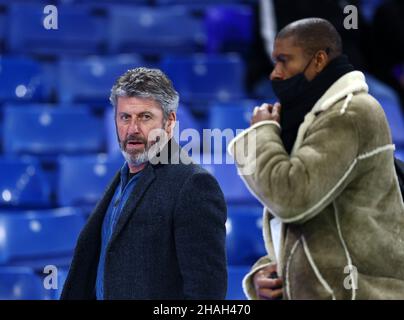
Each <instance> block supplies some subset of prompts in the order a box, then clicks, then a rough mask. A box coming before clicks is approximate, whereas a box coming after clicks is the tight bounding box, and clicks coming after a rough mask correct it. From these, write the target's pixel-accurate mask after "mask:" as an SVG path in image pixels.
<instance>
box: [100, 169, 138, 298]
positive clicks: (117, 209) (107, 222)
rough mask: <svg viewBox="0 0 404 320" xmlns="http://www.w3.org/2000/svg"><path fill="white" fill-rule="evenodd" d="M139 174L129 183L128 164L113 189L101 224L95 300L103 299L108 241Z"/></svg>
mask: <svg viewBox="0 0 404 320" xmlns="http://www.w3.org/2000/svg"><path fill="white" fill-rule="evenodd" d="M141 172H142V171H140V172H138V173H137V174H135V175H134V176H133V177H132V178H131V179H130V180H129V182H128V181H127V180H128V173H129V167H128V164H127V163H126V162H125V164H124V165H123V166H122V168H121V181H120V183H119V185H118V186H117V188H116V189H115V194H114V196H113V197H112V200H111V202H110V204H109V206H108V210H107V212H106V214H105V217H104V222H103V224H102V230H101V251H100V260H99V262H98V270H97V279H96V284H95V291H96V296H97V300H103V299H104V268H105V255H106V251H107V247H108V244H109V241H110V240H111V236H112V234H113V232H114V229H115V226H116V223H117V222H118V220H119V217H120V215H121V213H122V209H123V208H124V206H125V203H126V201H127V200H128V198H129V196H130V195H131V194H132V192H133V190H134V188H135V186H136V183H137V181H138V180H139V177H140V175H141Z"/></svg>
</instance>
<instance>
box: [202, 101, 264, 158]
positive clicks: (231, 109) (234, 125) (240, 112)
mask: <svg viewBox="0 0 404 320" xmlns="http://www.w3.org/2000/svg"><path fill="white" fill-rule="evenodd" d="M257 105H258V102H257V101H254V100H238V101H232V102H226V103H221V102H214V103H212V104H211V105H210V106H209V117H208V118H209V121H208V126H207V127H208V128H210V129H219V130H221V131H222V132H225V130H227V131H228V132H229V134H230V133H231V134H232V135H233V136H236V135H237V134H238V133H239V132H241V131H242V130H244V129H247V128H248V127H249V126H250V120H251V116H252V112H253V110H254V107H255V106H257ZM229 142H230V141H229V139H226V140H225V139H223V140H222V144H221V146H216V147H215V146H212V147H213V149H212V151H213V150H214V151H215V152H219V151H222V152H226V150H227V145H228V143H229Z"/></svg>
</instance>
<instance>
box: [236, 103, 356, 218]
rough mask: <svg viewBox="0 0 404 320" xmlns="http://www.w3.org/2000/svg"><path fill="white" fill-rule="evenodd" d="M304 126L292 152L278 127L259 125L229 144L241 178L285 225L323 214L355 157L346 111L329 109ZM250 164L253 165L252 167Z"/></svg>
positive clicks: (349, 116) (350, 120)
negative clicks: (252, 143) (249, 142)
mask: <svg viewBox="0 0 404 320" xmlns="http://www.w3.org/2000/svg"><path fill="white" fill-rule="evenodd" d="M331 112H332V113H331V114H327V115H326V116H324V117H322V118H321V119H318V120H316V122H315V123H314V124H313V125H312V126H311V127H310V128H309V130H307V132H306V135H305V137H304V139H303V142H302V145H301V146H300V148H298V149H297V150H296V151H295V152H294V153H293V154H292V155H291V156H289V155H288V153H287V152H286V151H285V148H284V146H283V144H282V141H281V138H280V128H279V127H278V126H276V125H275V124H274V123H273V122H270V121H268V122H263V123H262V124H261V123H257V124H256V125H255V126H254V127H251V128H250V129H248V130H246V131H245V132H243V133H241V134H240V135H239V136H238V137H236V138H235V140H234V141H233V142H232V143H231V145H230V148H229V150H230V152H231V153H232V154H233V155H234V157H235V159H236V164H237V166H238V168H239V170H245V167H246V166H247V167H248V171H250V174H249V175H245V176H243V177H244V180H245V182H246V183H247V184H248V186H249V187H250V189H252V191H253V192H255V193H256V195H257V196H258V198H259V199H260V200H261V202H262V203H263V204H264V205H265V206H266V207H267V208H268V209H269V210H270V211H271V213H272V214H274V215H275V216H277V217H278V218H280V219H281V220H282V222H284V223H303V222H305V221H307V220H309V219H311V218H313V217H314V216H315V215H316V214H318V213H319V212H321V210H323V208H324V207H326V206H327V205H328V204H330V203H331V202H332V201H333V200H334V199H335V198H336V197H337V195H338V194H339V193H340V192H341V190H343V188H344V187H345V186H346V184H347V183H348V180H349V178H351V176H350V173H351V172H352V170H353V169H354V167H355V164H356V162H357V161H358V145H359V138H358V133H357V129H356V126H355V123H354V119H353V116H352V114H351V113H350V112H346V113H344V114H340V112H339V111H337V110H334V111H331ZM250 135H254V139H255V146H256V148H255V149H254V150H253V151H255V152H250V153H249V155H248V158H247V159H246V160H245V159H244V160H243V161H244V164H243V165H244V167H242V164H241V162H242V161H240V160H242V159H243V158H242V156H243V153H244V150H243V149H244V148H245V144H246V143H247V138H248V137H249V136H250ZM251 166H254V167H253V168H252V167H251Z"/></svg>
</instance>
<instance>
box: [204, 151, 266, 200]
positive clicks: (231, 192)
mask: <svg viewBox="0 0 404 320" xmlns="http://www.w3.org/2000/svg"><path fill="white" fill-rule="evenodd" d="M204 156H206V155H204ZM228 159H229V160H232V158H231V157H230V156H229V158H228ZM210 160H211V162H212V163H215V162H216V161H215V158H214V156H213V155H211V158H210ZM225 161H226V155H225V154H222V164H206V161H203V162H202V166H203V167H204V168H205V169H206V170H208V171H209V172H210V173H211V174H212V175H213V176H215V178H216V179H217V181H218V183H219V185H220V187H221V189H222V191H223V193H224V196H225V199H226V202H227V204H229V205H231V204H249V205H258V204H259V202H258V200H257V199H256V198H255V197H254V196H253V195H252V194H251V193H250V191H249V190H248V189H247V187H246V186H245V184H244V182H243V181H242V180H241V178H240V176H239V174H238V173H237V168H236V166H235V165H234V164H226V162H225Z"/></svg>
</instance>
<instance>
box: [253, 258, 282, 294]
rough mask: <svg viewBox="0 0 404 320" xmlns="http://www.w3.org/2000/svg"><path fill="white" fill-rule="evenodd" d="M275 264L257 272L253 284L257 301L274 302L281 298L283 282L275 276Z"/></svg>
mask: <svg viewBox="0 0 404 320" xmlns="http://www.w3.org/2000/svg"><path fill="white" fill-rule="evenodd" d="M275 275H276V264H272V265H269V266H267V267H265V268H262V269H261V270H259V271H257V272H256V273H255V275H254V278H253V282H254V287H255V292H256V293H257V296H258V298H259V299H265V300H276V299H281V298H282V287H283V280H282V279H281V278H278V276H277V275H276V276H275Z"/></svg>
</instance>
